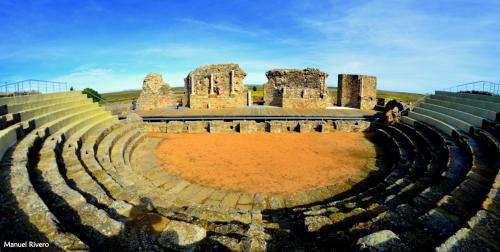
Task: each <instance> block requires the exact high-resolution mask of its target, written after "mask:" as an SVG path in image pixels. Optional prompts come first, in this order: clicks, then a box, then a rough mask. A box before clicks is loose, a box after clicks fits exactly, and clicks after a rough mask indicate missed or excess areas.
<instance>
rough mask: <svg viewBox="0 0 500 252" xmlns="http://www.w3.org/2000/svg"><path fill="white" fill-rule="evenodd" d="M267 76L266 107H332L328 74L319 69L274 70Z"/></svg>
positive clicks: (265, 89)
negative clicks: (327, 79)
mask: <svg viewBox="0 0 500 252" xmlns="http://www.w3.org/2000/svg"><path fill="white" fill-rule="evenodd" d="M266 76H267V79H268V81H267V83H266V84H264V103H265V104H266V105H271V106H278V107H284V108H326V107H328V106H331V105H332V101H331V98H330V96H329V95H328V88H327V86H326V78H327V77H328V74H327V73H325V72H321V71H320V70H319V69H316V68H306V69H303V70H300V69H273V70H271V71H268V72H267V73H266Z"/></svg>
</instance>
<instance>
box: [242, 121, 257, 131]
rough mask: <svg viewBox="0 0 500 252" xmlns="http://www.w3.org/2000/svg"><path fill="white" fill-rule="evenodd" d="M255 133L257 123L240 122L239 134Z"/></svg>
mask: <svg viewBox="0 0 500 252" xmlns="http://www.w3.org/2000/svg"><path fill="white" fill-rule="evenodd" d="M254 132H257V123H256V122H255V121H241V122H240V133H254Z"/></svg>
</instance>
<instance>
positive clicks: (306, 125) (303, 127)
mask: <svg viewBox="0 0 500 252" xmlns="http://www.w3.org/2000/svg"><path fill="white" fill-rule="evenodd" d="M299 131H300V132H301V133H304V132H314V123H313V122H299Z"/></svg>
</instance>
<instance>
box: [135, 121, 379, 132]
mask: <svg viewBox="0 0 500 252" xmlns="http://www.w3.org/2000/svg"><path fill="white" fill-rule="evenodd" d="M374 127H377V125H376V124H374V123H372V122H370V121H363V120H359V121H350V120H349V121H346V120H335V121H333V120H326V121H321V120H318V121H280V120H272V121H267V122H257V121H253V120H249V121H245V120H243V121H231V122H224V121H219V120H212V121H186V122H184V121H169V122H150V123H143V124H141V128H142V130H143V131H145V132H162V133H254V132H270V133H282V132H335V131H341V132H359V131H372V130H373V128H374Z"/></svg>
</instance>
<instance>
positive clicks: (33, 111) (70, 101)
mask: <svg viewBox="0 0 500 252" xmlns="http://www.w3.org/2000/svg"><path fill="white" fill-rule="evenodd" d="M82 103H88V104H90V103H92V99H89V98H87V97H86V96H84V95H82V96H76V97H69V98H64V99H59V100H57V101H52V100H51V101H50V102H49V101H44V103H43V104H40V105H39V106H36V107H32V108H29V109H26V110H21V111H18V112H13V113H9V114H6V115H3V116H2V117H1V118H0V120H1V121H3V122H4V123H2V124H3V125H4V126H7V125H12V124H14V123H18V122H21V121H27V120H30V119H31V118H34V117H36V116H38V115H41V114H45V113H47V112H50V111H55V110H58V109H61V108H64V107H70V106H73V105H77V104H82Z"/></svg>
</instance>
